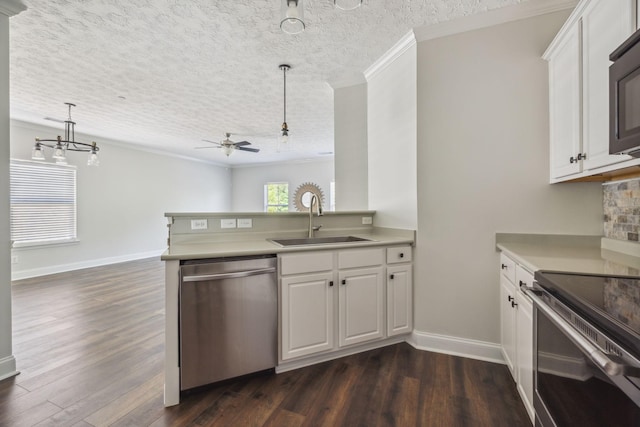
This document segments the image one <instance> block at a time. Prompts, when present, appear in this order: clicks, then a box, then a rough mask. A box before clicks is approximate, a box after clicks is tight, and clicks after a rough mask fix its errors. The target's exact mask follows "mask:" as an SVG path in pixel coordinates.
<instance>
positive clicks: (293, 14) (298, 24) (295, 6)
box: [280, 0, 305, 34]
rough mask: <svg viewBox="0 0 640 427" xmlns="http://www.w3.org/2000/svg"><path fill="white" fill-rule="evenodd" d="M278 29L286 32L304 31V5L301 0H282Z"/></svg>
mask: <svg viewBox="0 0 640 427" xmlns="http://www.w3.org/2000/svg"><path fill="white" fill-rule="evenodd" d="M280 11H281V13H280V15H281V16H282V19H281V21H280V29H281V30H282V31H283V32H285V33H287V34H299V33H301V32H303V31H304V28H305V24H304V7H303V6H302V0H282V6H281V8H280Z"/></svg>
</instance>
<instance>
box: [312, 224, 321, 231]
mask: <svg viewBox="0 0 640 427" xmlns="http://www.w3.org/2000/svg"><path fill="white" fill-rule="evenodd" d="M321 228H322V224H320V225H316V226H315V227H312V230H313V231H318V230H320V229H321Z"/></svg>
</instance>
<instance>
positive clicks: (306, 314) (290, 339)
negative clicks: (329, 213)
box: [278, 246, 413, 361]
mask: <svg viewBox="0 0 640 427" xmlns="http://www.w3.org/2000/svg"><path fill="white" fill-rule="evenodd" d="M385 251H391V252H385ZM389 254H392V255H393V259H392V260H389ZM385 255H387V256H386V257H385ZM385 271H386V277H385ZM411 271H412V266H411V247H410V246H402V247H392V248H384V247H376V248H364V249H345V250H338V251H314V252H304V253H295V254H282V255H279V272H278V275H279V279H280V280H279V283H280V289H279V296H280V307H279V311H280V314H279V317H280V325H279V331H280V332H279V339H280V360H282V361H289V360H292V359H296V358H299V357H304V356H311V355H316V354H320V353H325V352H329V353H330V352H332V351H337V350H340V349H342V348H344V347H349V346H353V345H357V344H362V343H367V342H372V341H380V340H383V339H384V338H387V337H390V336H395V335H401V334H405V333H410V332H411V330H412V325H413V321H412V320H413V310H412V297H411V295H412V292H413V291H412V289H413V286H412V276H411Z"/></svg>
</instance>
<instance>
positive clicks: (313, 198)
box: [309, 193, 323, 239]
mask: <svg viewBox="0 0 640 427" xmlns="http://www.w3.org/2000/svg"><path fill="white" fill-rule="evenodd" d="M314 202H315V205H316V207H317V209H316V212H317V213H318V216H322V215H323V214H322V202H321V201H320V197H318V196H317V195H316V194H315V193H311V202H310V203H309V238H310V239H313V232H314V231H318V230H320V227H322V225H319V226H317V227H314V226H313V204H314Z"/></svg>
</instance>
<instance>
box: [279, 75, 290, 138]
mask: <svg viewBox="0 0 640 427" xmlns="http://www.w3.org/2000/svg"><path fill="white" fill-rule="evenodd" d="M280 69H281V70H282V75H283V77H284V86H283V87H284V97H283V98H284V103H283V105H284V109H283V113H284V114H283V120H282V127H281V129H280V136H279V138H278V143H279V144H278V145H279V146H285V145H287V144H289V143H290V137H289V126H288V125H287V71H289V70H290V69H291V66H290V65H287V64H281V65H280Z"/></svg>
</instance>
